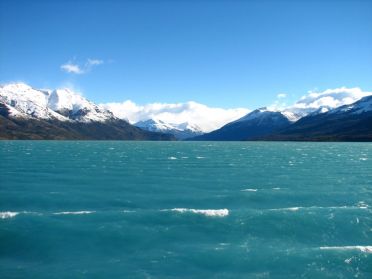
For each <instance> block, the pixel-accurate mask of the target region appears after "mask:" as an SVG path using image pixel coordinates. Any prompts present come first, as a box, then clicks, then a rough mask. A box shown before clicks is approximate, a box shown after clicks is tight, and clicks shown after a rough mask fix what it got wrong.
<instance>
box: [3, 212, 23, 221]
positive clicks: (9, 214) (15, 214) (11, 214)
mask: <svg viewBox="0 0 372 279" xmlns="http://www.w3.org/2000/svg"><path fill="white" fill-rule="evenodd" d="M18 214H19V212H11V211H4V212H0V218H1V219H7V218H13V217H15V216H17V215H18Z"/></svg>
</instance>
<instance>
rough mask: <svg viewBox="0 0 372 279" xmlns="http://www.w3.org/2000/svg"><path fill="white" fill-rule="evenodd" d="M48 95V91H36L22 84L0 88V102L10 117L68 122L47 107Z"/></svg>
mask: <svg viewBox="0 0 372 279" xmlns="http://www.w3.org/2000/svg"><path fill="white" fill-rule="evenodd" d="M49 95H50V91H47V90H36V89H33V88H32V87H30V86H28V85H27V84H24V83H12V84H7V85H2V86H0V102H1V103H2V104H4V106H5V107H6V108H7V109H8V112H9V114H10V115H11V116H12V117H22V118H29V117H33V118H41V119H58V120H61V121H66V120H68V118H66V117H64V116H63V115H61V114H59V113H56V112H55V111H53V110H52V109H50V108H49V107H48V99H49Z"/></svg>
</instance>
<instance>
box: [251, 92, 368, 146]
mask: <svg viewBox="0 0 372 279" xmlns="http://www.w3.org/2000/svg"><path fill="white" fill-rule="evenodd" d="M249 139H251V138H248V137H247V140H249ZM255 139H260V140H299V141H371V140H372V96H367V97H364V98H362V99H360V100H359V101H357V102H355V103H353V104H350V105H344V106H341V107H338V108H335V109H332V110H328V111H326V112H324V113H317V114H315V113H312V114H309V115H308V116H306V117H303V118H301V119H300V120H298V121H297V122H295V123H294V124H292V125H290V126H288V127H286V128H284V129H282V130H280V131H277V132H273V133H272V134H271V135H267V136H261V137H257V138H255Z"/></svg>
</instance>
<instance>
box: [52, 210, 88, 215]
mask: <svg viewBox="0 0 372 279" xmlns="http://www.w3.org/2000/svg"><path fill="white" fill-rule="evenodd" d="M94 212H95V211H87V210H84V211H62V212H55V213H53V214H54V215H81V214H91V213H94Z"/></svg>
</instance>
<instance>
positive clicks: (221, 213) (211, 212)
mask: <svg viewBox="0 0 372 279" xmlns="http://www.w3.org/2000/svg"><path fill="white" fill-rule="evenodd" d="M171 211H175V212H180V213H195V214H202V215H205V216H212V217H225V216H228V215H229V210H228V209H226V208H224V209H193V208H173V209H171Z"/></svg>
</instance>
